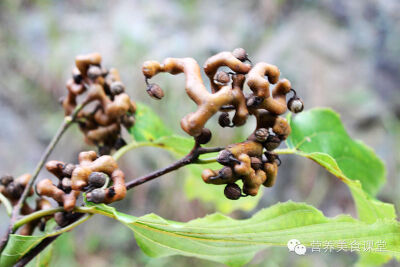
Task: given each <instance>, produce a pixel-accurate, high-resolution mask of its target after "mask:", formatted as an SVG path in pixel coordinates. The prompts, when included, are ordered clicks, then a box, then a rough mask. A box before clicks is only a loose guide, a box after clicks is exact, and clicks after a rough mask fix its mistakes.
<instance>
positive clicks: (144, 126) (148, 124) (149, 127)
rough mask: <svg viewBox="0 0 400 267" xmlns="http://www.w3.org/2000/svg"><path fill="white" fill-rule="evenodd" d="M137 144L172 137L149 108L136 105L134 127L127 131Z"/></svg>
mask: <svg viewBox="0 0 400 267" xmlns="http://www.w3.org/2000/svg"><path fill="white" fill-rule="evenodd" d="M129 132H130V133H131V134H132V135H133V137H134V138H135V140H136V141H137V142H141V141H154V140H157V139H158V138H161V137H164V136H170V135H172V132H171V130H170V129H168V128H167V127H166V126H165V124H164V123H163V122H162V120H161V119H160V117H158V115H157V114H156V113H154V111H152V110H151V108H150V107H148V106H146V105H144V104H142V103H137V107H136V113H135V125H134V127H132V128H130V129H129Z"/></svg>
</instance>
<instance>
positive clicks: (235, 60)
mask: <svg viewBox="0 0 400 267" xmlns="http://www.w3.org/2000/svg"><path fill="white" fill-rule="evenodd" d="M246 60H248V61H250V60H249V59H248V55H247V52H246V51H245V50H244V49H243V48H237V49H235V50H234V51H233V52H227V51H225V52H221V53H218V54H216V55H214V56H212V57H210V58H209V59H207V61H206V62H205V64H204V72H205V73H206V75H207V77H208V78H209V80H210V87H211V93H210V92H208V90H207V89H206V87H205V85H204V82H203V80H202V78H201V76H200V67H199V65H198V64H197V62H196V61H195V60H194V59H192V58H181V59H178V58H167V59H165V60H164V62H163V63H162V64H161V63H159V62H157V61H146V62H145V63H143V66H142V72H143V74H144V76H145V78H146V83H147V84H148V79H150V78H152V77H153V76H155V75H156V74H158V73H160V72H169V73H171V74H174V75H175V74H178V73H184V74H185V77H186V93H187V94H188V96H189V97H190V98H191V99H192V100H193V101H194V102H195V103H196V104H197V106H198V109H197V110H196V111H195V112H193V113H190V114H188V115H186V116H185V117H184V118H183V119H182V120H181V127H182V129H183V130H184V131H185V132H187V133H188V134H189V135H191V136H193V137H195V139H196V141H197V140H198V139H199V136H202V133H203V132H204V131H205V128H204V126H205V124H206V123H207V121H208V120H209V119H210V118H211V117H212V116H213V115H214V114H215V113H217V112H218V111H221V112H222V113H221V115H220V116H219V119H218V122H219V124H220V125H221V126H222V127H234V126H241V125H244V124H245V123H246V121H247V117H248V116H249V115H252V116H255V117H256V120H257V126H256V129H255V130H254V132H253V133H252V134H251V135H250V136H249V137H248V138H247V140H246V141H244V142H241V143H236V144H232V145H229V146H227V147H226V149H225V150H222V151H221V152H220V154H219V156H218V159H217V161H218V162H219V163H220V164H222V165H225V166H224V167H223V168H222V169H220V170H211V169H205V170H204V171H203V173H202V178H203V180H204V181H205V182H206V183H210V184H227V186H226V188H225V195H226V196H227V197H228V198H230V199H238V198H240V196H243V195H242V193H241V189H240V188H239V187H238V186H237V185H236V184H235V182H237V181H238V180H242V181H243V192H244V194H245V195H252V196H254V195H256V194H257V193H258V191H259V188H260V186H261V185H264V186H267V187H270V186H272V185H273V184H274V183H275V180H276V176H277V172H278V161H279V162H280V160H279V158H278V156H277V155H275V154H273V153H272V152H271V151H273V150H274V149H275V148H277V147H278V146H279V145H280V143H281V142H282V141H284V140H286V138H287V137H288V136H289V134H290V132H291V129H290V125H289V124H288V122H287V121H286V119H285V118H282V117H279V115H282V114H283V113H285V112H286V111H287V109H288V108H289V110H290V111H292V112H295V113H297V112H301V111H302V110H303V108H304V106H303V102H302V101H301V99H300V98H299V97H297V95H296V92H295V91H294V90H293V89H292V88H291V84H290V82H289V81H288V80H287V79H283V80H279V77H280V71H279V69H278V67H276V66H274V65H271V64H268V63H264V62H260V63H257V64H255V65H254V66H251V65H249V64H246V63H244V62H245V61H246ZM220 67H228V68H229V69H230V70H231V71H230V72H225V71H219V68H220ZM246 76H247V77H246ZM265 76H266V77H267V78H265ZM245 82H247V85H248V86H249V88H250V90H251V93H250V94H249V95H248V96H247V97H245V95H244V93H243V87H244V84H245ZM271 84H276V85H275V88H274V89H273V90H272V94H271V92H270V85H271ZM147 91H148V93H149V94H150V96H153V97H154V98H157V99H161V98H162V97H163V96H164V93H163V91H162V90H161V88H160V87H159V86H158V85H156V84H148V87H147ZM290 91H293V92H294V96H293V97H292V98H291V99H290V100H289V101H288V103H287V104H286V95H287V94H288V93H289V92H290ZM230 111H235V115H234V116H233V119H232V122H231V120H230V117H229V113H228V112H230ZM207 131H208V136H211V132H210V131H209V130H208V129H207ZM207 140H209V138H208V139H207ZM204 143H207V142H202V143H200V144H204Z"/></svg>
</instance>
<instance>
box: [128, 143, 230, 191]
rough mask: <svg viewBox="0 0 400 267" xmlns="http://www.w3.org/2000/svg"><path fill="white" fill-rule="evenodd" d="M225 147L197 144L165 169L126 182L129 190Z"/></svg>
mask: <svg viewBox="0 0 400 267" xmlns="http://www.w3.org/2000/svg"><path fill="white" fill-rule="evenodd" d="M223 149H225V148H224V147H201V146H200V145H199V144H197V143H196V144H195V145H194V147H193V149H192V150H191V151H190V152H189V154H187V155H186V156H184V157H183V158H181V159H180V160H178V161H176V162H174V163H172V164H171V165H170V166H168V167H165V168H163V169H160V170H157V171H154V172H152V173H149V174H147V175H144V176H141V177H139V178H136V179H134V180H132V181H130V182H128V183H127V184H126V189H127V190H129V189H131V188H133V187H135V186H138V185H140V184H143V183H146V182H148V181H151V180H153V179H155V178H157V177H160V176H162V175H164V174H167V173H169V172H172V171H174V170H177V169H179V168H181V167H183V166H186V165H189V164H193V163H196V161H197V160H198V159H199V156H200V155H202V154H207V153H212V152H219V151H221V150H223Z"/></svg>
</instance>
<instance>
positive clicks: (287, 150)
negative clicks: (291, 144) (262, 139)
mask: <svg viewBox="0 0 400 267" xmlns="http://www.w3.org/2000/svg"><path fill="white" fill-rule="evenodd" d="M296 151H297V150H296V149H294V148H283V149H275V150H274V151H273V152H274V153H275V154H278V155H288V154H294V153H296Z"/></svg>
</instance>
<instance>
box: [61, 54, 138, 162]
mask: <svg viewBox="0 0 400 267" xmlns="http://www.w3.org/2000/svg"><path fill="white" fill-rule="evenodd" d="M75 65H76V67H75V68H74V70H73V72H72V78H71V79H69V80H68V81H67V84H66V87H67V89H68V94H67V96H66V97H65V98H63V99H62V105H63V108H64V112H65V115H66V116H68V115H71V114H72V113H73V111H74V110H75V108H76V107H77V106H78V105H79V104H81V105H82V106H84V109H83V110H82V111H80V112H79V113H78V114H77V116H76V119H77V121H78V122H79V127H80V129H81V131H82V132H83V133H84V135H85V140H86V142H87V143H88V144H90V145H96V146H98V147H99V151H100V154H102V155H105V154H110V153H111V150H112V149H118V148H120V147H121V146H123V145H125V141H124V140H123V139H122V138H121V125H123V126H124V127H126V128H127V129H129V128H130V127H132V126H133V125H134V123H135V118H134V113H135V110H136V105H135V102H134V101H132V100H131V99H130V97H129V96H128V94H126V93H125V86H124V84H123V83H122V82H121V79H120V75H119V73H118V70H117V69H114V68H111V69H110V70H107V69H105V68H104V67H102V66H101V56H100V54H98V53H92V54H87V55H81V56H77V57H76V59H75ZM92 103H93V104H92ZM89 104H90V105H89Z"/></svg>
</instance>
